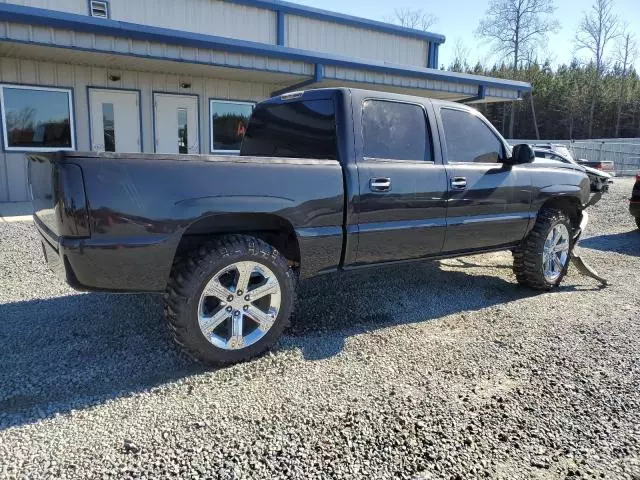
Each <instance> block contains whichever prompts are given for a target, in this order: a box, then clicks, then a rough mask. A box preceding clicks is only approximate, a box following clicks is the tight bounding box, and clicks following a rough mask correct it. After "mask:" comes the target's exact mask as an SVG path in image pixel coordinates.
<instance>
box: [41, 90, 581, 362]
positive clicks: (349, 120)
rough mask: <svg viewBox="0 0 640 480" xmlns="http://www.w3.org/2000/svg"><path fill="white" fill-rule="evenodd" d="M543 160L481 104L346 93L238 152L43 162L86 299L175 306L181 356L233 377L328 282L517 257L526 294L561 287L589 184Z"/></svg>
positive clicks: (64, 255) (304, 102)
mask: <svg viewBox="0 0 640 480" xmlns="http://www.w3.org/2000/svg"><path fill="white" fill-rule="evenodd" d="M534 158H535V157H534V152H533V150H532V148H531V147H530V146H528V145H517V146H515V147H513V148H511V147H510V146H509V145H508V143H507V142H506V141H505V140H504V139H503V138H502V137H501V136H500V134H499V133H498V131H497V130H496V129H495V128H494V127H493V126H492V125H491V124H490V123H489V122H488V121H487V120H486V119H485V118H484V117H483V116H482V115H481V114H480V113H478V112H477V111H476V110H474V109H472V108H470V107H468V106H465V105H462V104H458V103H451V102H446V101H440V100H435V99H428V98H422V97H412V96H404V95H398V94H393V93H383V92H374V91H364V90H357V89H349V88H332V89H318V90H308V91H304V92H294V93H289V94H285V95H282V96H278V97H275V98H272V99H270V100H267V101H264V102H262V103H259V104H257V105H256V107H255V110H254V112H253V114H252V117H251V119H250V121H249V124H248V127H247V131H246V134H245V137H244V140H243V142H242V147H241V152H240V156H214V155H156V154H117V153H115V154H114V153H80V152H67V153H34V154H30V155H29V160H30V161H29V178H30V188H31V196H32V202H33V206H34V219H35V224H36V226H37V228H38V230H39V232H40V234H41V239H42V247H43V250H44V255H45V257H46V260H47V261H48V263H49V264H50V265H51V267H52V268H53V269H54V270H56V271H58V272H59V273H60V275H61V276H62V277H63V278H64V279H65V280H66V281H67V282H68V283H69V284H70V285H71V286H72V287H74V288H76V289H78V290H88V291H109V292H161V293H164V304H165V316H166V320H167V322H168V325H169V327H170V331H171V333H172V335H173V336H174V337H175V340H176V341H177V343H178V344H179V345H181V346H182V347H183V348H184V349H185V350H186V351H187V353H189V354H190V355H191V356H192V357H194V358H195V359H197V360H199V361H202V362H205V363H208V364H229V363H234V362H238V361H242V360H245V359H248V358H250V357H253V356H256V355H258V354H260V353H262V352H264V351H266V350H267V349H269V348H270V347H272V346H273V345H274V344H275V343H276V342H277V340H278V338H279V336H280V335H281V333H282V332H283V330H284V328H285V327H286V325H287V323H288V320H289V317H290V314H291V312H292V308H293V305H294V296H295V290H296V284H297V282H298V281H299V280H301V279H304V278H307V277H310V276H313V275H318V274H321V273H327V272H335V271H338V270H340V271H344V270H352V269H358V268H365V267H371V266H375V265H381V264H388V263H392V262H406V261H416V260H424V259H437V258H445V257H457V256H462V255H469V254H476V253H482V252H490V251H498V250H511V251H512V252H513V258H514V267H513V268H514V271H515V277H516V279H517V281H518V282H519V283H520V284H523V285H526V286H529V287H531V288H534V289H539V290H550V289H553V288H555V287H557V286H558V285H559V284H560V282H561V281H562V279H563V277H564V275H565V273H566V271H567V268H568V265H569V260H570V258H571V254H572V249H573V247H574V245H575V242H576V241H577V239H578V238H579V236H580V234H581V232H582V231H583V229H584V227H585V225H586V223H587V221H588V215H587V212H586V210H585V209H586V207H587V206H588V205H589V179H588V178H587V176H586V175H585V173H584V171H583V169H582V168H581V167H579V166H575V168H566V169H558V168H553V167H551V166H548V165H537V164H535V163H533V159H534ZM425 281H429V280H428V279H425Z"/></svg>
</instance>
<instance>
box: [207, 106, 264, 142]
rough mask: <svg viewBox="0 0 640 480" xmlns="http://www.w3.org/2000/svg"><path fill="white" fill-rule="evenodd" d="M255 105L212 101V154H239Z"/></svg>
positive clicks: (210, 111)
mask: <svg viewBox="0 0 640 480" xmlns="http://www.w3.org/2000/svg"><path fill="white" fill-rule="evenodd" d="M254 105H255V104H254V103H251V102H234V101H226V100H211V101H210V103H209V115H210V117H211V152H214V153H238V152H240V145H241V144H242V139H243V138H244V134H245V132H246V130H247V125H248V124H249V117H251V112H253V107H254Z"/></svg>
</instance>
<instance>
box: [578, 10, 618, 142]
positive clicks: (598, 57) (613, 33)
mask: <svg viewBox="0 0 640 480" xmlns="http://www.w3.org/2000/svg"><path fill="white" fill-rule="evenodd" d="M618 29H619V24H618V18H617V17H616V15H615V14H614V13H613V0H595V3H594V4H593V5H592V6H591V10H589V12H585V13H584V14H583V17H582V20H581V21H580V24H579V25H578V31H577V32H576V37H575V44H576V51H579V50H588V51H589V52H590V53H591V54H592V62H593V64H594V74H593V79H592V85H591V107H590V109H589V128H588V135H589V137H592V135H593V120H594V115H595V110H596V103H597V101H598V96H599V93H600V81H601V80H602V75H603V73H604V71H605V69H606V49H607V46H608V45H609V43H610V42H611V41H612V40H613V39H615V38H616V37H617V36H618Z"/></svg>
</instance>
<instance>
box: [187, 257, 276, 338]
mask: <svg viewBox="0 0 640 480" xmlns="http://www.w3.org/2000/svg"><path fill="white" fill-rule="evenodd" d="M280 292H281V291H280V283H279V282H278V279H277V278H276V276H275V274H274V273H273V272H272V271H271V270H270V269H269V268H268V267H266V266H265V265H262V264H261V263H257V262H252V261H244V262H236V263H233V264H231V265H229V266H228V267H225V268H224V269H222V270H221V271H219V272H218V273H216V274H215V275H214V276H213V278H211V280H210V281H209V283H208V284H207V286H206V287H205V288H204V291H203V292H202V296H201V297H200V305H199V308H198V321H199V324H200V330H201V331H202V334H203V335H204V336H205V337H206V338H207V340H209V342H211V343H212V344H213V345H215V346H216V347H218V348H221V349H224V350H239V349H242V348H245V347H248V346H249V345H252V344H254V343H256V342H257V341H258V340H260V339H261V338H262V337H264V336H265V335H266V334H267V332H268V331H269V330H270V329H271V327H272V326H273V323H274V322H275V320H276V318H277V317H278V313H279V311H280V301H281V293H280Z"/></svg>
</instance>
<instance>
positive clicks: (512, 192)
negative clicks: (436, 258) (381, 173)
mask: <svg viewBox="0 0 640 480" xmlns="http://www.w3.org/2000/svg"><path fill="white" fill-rule="evenodd" d="M440 118H441V121H442V128H443V130H444V138H445V142H444V143H445V148H444V150H445V151H446V156H447V162H448V165H447V173H448V177H449V194H448V202H447V205H448V206H447V234H446V239H445V242H444V249H443V252H446V253H452V252H458V251H470V250H477V249H486V248H493V247H501V246H503V245H510V244H514V243H517V242H518V241H519V240H521V239H522V237H523V236H524V233H525V230H526V228H527V224H528V222H529V216H530V215H529V206H530V202H531V174H530V173H529V171H528V169H527V168H523V167H521V166H518V165H515V166H509V165H505V164H504V163H503V160H504V158H505V155H507V151H506V148H505V145H504V143H503V141H502V140H501V139H500V137H499V136H498V135H497V134H496V132H494V131H493V129H492V127H490V125H489V123H488V122H487V121H486V120H485V119H484V118H483V117H481V116H480V115H479V114H477V113H474V112H471V111H468V110H462V109H456V108H448V107H441V108H440Z"/></svg>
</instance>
